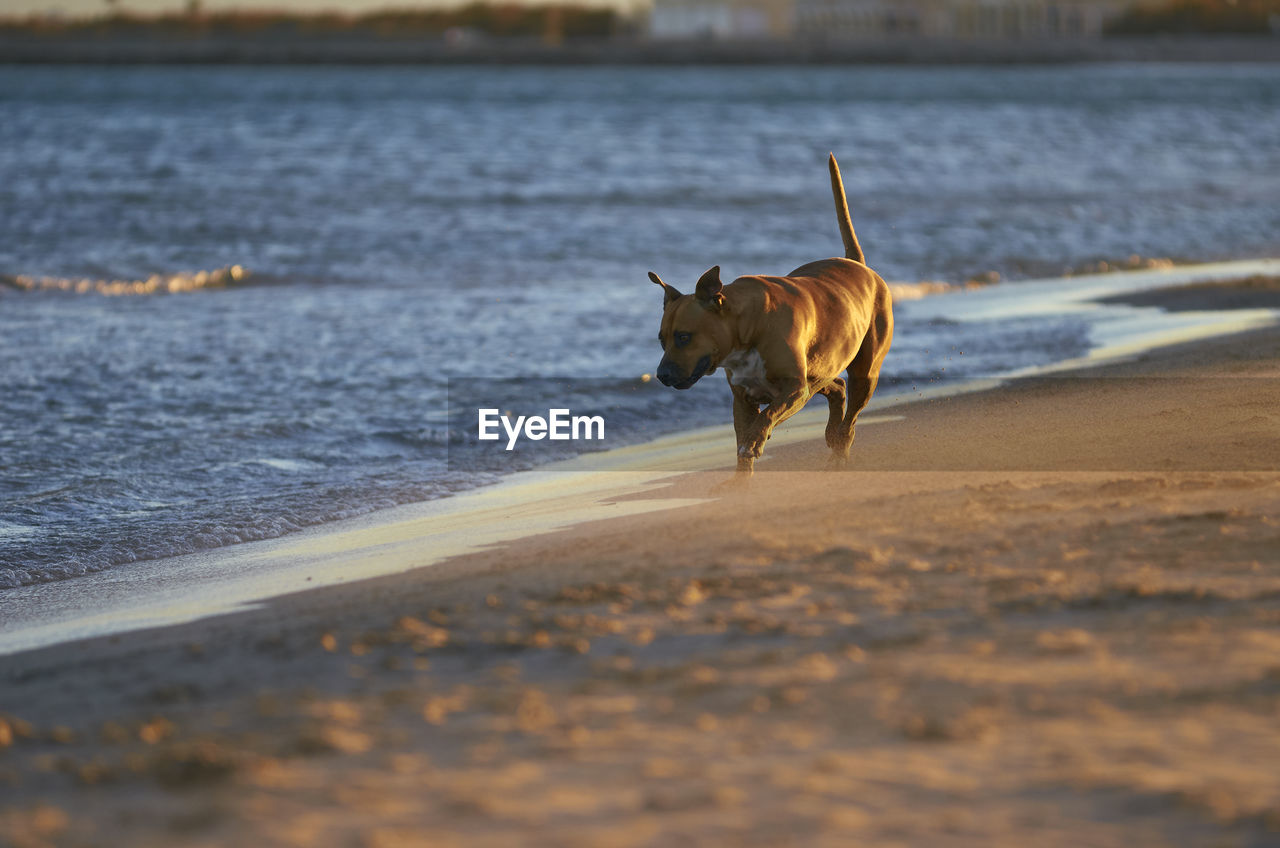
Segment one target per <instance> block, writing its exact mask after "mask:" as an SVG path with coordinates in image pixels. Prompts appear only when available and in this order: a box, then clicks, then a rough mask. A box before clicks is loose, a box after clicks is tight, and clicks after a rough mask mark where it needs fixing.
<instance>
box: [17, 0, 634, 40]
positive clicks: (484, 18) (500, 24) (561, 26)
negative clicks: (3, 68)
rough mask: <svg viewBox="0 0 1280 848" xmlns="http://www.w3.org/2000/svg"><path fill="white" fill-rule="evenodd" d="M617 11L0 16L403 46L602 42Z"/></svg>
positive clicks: (85, 31) (76, 26)
mask: <svg viewBox="0 0 1280 848" xmlns="http://www.w3.org/2000/svg"><path fill="white" fill-rule="evenodd" d="M629 25H630V24H629V20H628V19H626V18H623V17H622V16H621V15H620V14H619V13H618V12H617V10H614V9H610V8H603V7H593V6H580V5H572V4H560V5H537V6H533V5H524V4H519V3H501V4H489V3H471V4H468V5H466V6H459V7H453V8H446V9H422V10H386V11H377V12H369V13H365V14H359V15H343V14H337V13H318V14H303V13H290V12H250V11H226V12H223V11H218V12H207V13H206V12H201V11H200V8H199V5H198V4H195V5H192V6H190V7H189V10H188V11H187V13H185V14H163V15H150V16H144V15H137V14H132V13H124V12H117V13H114V14H107V15H102V16H98V17H86V18H71V17H65V18H64V17H50V16H46V15H32V16H28V17H23V18H15V17H8V18H4V17H0V34H3V35H10V36H12V35H20V34H30V35H37V36H44V37H58V36H66V37H72V38H84V37H91V38H153V37H154V38H174V37H188V38H190V37H249V38H279V39H282V40H305V39H309V38H330V37H335V36H340V37H346V38H350V37H363V38H374V39H386V40H401V39H413V38H424V37H437V38H445V39H456V40H465V39H467V38H470V37H477V36H479V37H493V38H537V39H541V40H543V41H550V42H555V41H558V40H560V39H565V38H608V37H612V36H615V35H620V34H622V33H623V31H624V30H626V29H627V28H628V26H629Z"/></svg>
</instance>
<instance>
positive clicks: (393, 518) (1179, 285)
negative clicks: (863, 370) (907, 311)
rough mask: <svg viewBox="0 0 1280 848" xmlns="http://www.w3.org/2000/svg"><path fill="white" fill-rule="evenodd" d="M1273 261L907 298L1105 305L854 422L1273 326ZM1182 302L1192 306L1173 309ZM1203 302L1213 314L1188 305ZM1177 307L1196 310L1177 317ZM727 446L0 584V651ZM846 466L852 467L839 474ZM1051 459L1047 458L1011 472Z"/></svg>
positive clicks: (514, 533)
mask: <svg viewBox="0 0 1280 848" xmlns="http://www.w3.org/2000/svg"><path fill="white" fill-rule="evenodd" d="M1277 269H1280V260H1243V261H1236V262H1229V263H1215V264H1209V265H1199V266H1183V267H1177V268H1173V269H1160V270H1154V271H1152V270H1145V271H1128V272H1119V273H1109V274H1099V275H1092V276H1080V277H1075V278H1072V280H1071V286H1069V287H1066V286H1064V285H1063V281H1062V280H1056V279H1047V280H1040V281H1035V280H1032V281H1022V282H1017V283H1011V284H1007V285H1000V286H987V287H983V288H978V289H970V290H956V291H954V292H951V293H948V294H944V295H939V296H935V297H933V298H929V299H926V300H925V301H915V302H913V303H912V309H913V310H918V309H923V310H925V315H926V316H927V315H929V314H934V315H936V317H938V318H940V319H945V320H955V319H957V318H959V319H960V320H968V319H972V318H974V317H975V316H976V317H978V318H979V319H986V318H991V317H993V316H994V317H1001V316H1003V317H1017V316H1019V315H1021V314H1024V313H1025V312H1026V310H1028V309H1030V308H1034V309H1048V310H1053V311H1061V312H1063V313H1066V312H1070V311H1079V310H1081V309H1090V308H1100V309H1104V310H1107V311H1106V316H1107V317H1106V318H1105V320H1103V319H1095V320H1096V321H1097V323H1096V324H1095V327H1094V332H1095V334H1096V335H1097V345H1096V347H1095V349H1094V350H1093V351H1092V352H1091V353H1090V354H1089V355H1088V356H1085V357H1082V358H1078V359H1071V360H1066V361H1062V362H1058V363H1054V364H1051V365H1049V366H1044V367H1036V368H1030V369H1024V370H1023V371H1020V372H1013V373H1010V374H1006V375H1000V376H997V377H992V378H974V379H968V380H963V381H961V382H958V383H943V384H940V385H937V386H931V387H930V386H925V387H920V388H918V389H911V390H909V391H908V390H905V389H903V390H900V391H899V392H898V393H896V394H890V393H881V394H878V395H877V397H876V398H874V399H873V401H872V403H871V405H870V406H869V408H868V410H867V411H866V413H864V415H863V417H862V419H861V421H860V425H861V427H860V432H866V430H867V428H878V427H879V426H880V425H881V424H883V423H888V422H894V421H897V420H900V419H901V415H900V414H899V413H900V411H901V409H902V408H910V407H912V406H913V405H918V404H920V403H925V402H936V401H939V400H945V399H947V398H952V397H959V396H963V395H971V394H974V393H981V392H985V391H992V390H994V391H999V390H1000V389H1001V388H1003V387H1005V386H1007V385H1011V384H1012V385H1020V384H1028V383H1027V381H1028V380H1037V379H1038V380H1042V381H1043V380H1054V379H1066V380H1072V379H1076V378H1077V376H1076V375H1080V374H1088V373H1090V369H1093V368H1096V367H1098V366H1099V365H1106V364H1107V363H1112V362H1116V361H1122V360H1124V359H1126V358H1130V359H1131V358H1132V357H1134V356H1136V355H1143V354H1145V353H1149V352H1150V351H1151V350H1158V349H1161V348H1168V347H1169V346H1171V345H1173V346H1176V345H1180V344H1186V343H1194V342H1196V341H1197V340H1203V339H1206V338H1207V339H1210V340H1212V339H1214V338H1229V337H1231V336H1232V335H1233V334H1239V333H1242V332H1248V331H1250V330H1254V329H1257V328H1259V327H1267V326H1274V325H1275V324H1276V323H1277V321H1278V320H1280V294H1278V293H1277V290H1276V288H1275V287H1274V286H1272V285H1270V284H1269V283H1267V282H1266V281H1270V280H1273V279H1274V277H1268V276H1267V275H1268V274H1271V275H1275V274H1277V273H1278V272H1277ZM1188 297H1193V298H1194V302H1191V303H1188V301H1187V298H1188ZM1028 304H1033V305H1034V307H1032V306H1029V305H1028ZM1100 304H1107V306H1098V305H1100ZM1213 305H1216V306H1218V307H1219V308H1220V309H1221V310H1222V311H1217V312H1205V311H1203V310H1205V309H1206V308H1208V307H1210V306H1213ZM1166 306H1167V307H1169V308H1168V309H1166V308H1165V307H1166ZM1268 306H1270V307H1271V308H1270V309H1268V308H1267V307H1268ZM1190 307H1194V308H1195V310H1197V311H1193V312H1191V313H1188V314H1186V315H1183V314H1181V312H1182V310H1184V309H1185V308H1190ZM1112 313H1114V315H1113V314H1112ZM1113 325H1114V326H1113ZM917 408H919V407H917ZM825 422H826V413H825V410H823V409H820V408H819V407H818V405H816V404H815V405H813V406H811V407H810V408H808V409H806V410H804V411H802V412H801V413H799V414H798V415H796V416H795V417H793V418H792V419H791V420H789V421H788V422H786V423H785V424H784V425H783V426H782V427H780V428H779V430H778V431H777V433H775V438H774V439H773V440H772V441H771V445H770V451H768V452H767V453H766V457H765V459H764V460H763V461H762V462H761V463H760V465H759V466H758V467H759V469H760V470H761V472H762V473H769V472H770V470H771V468H773V467H776V465H773V464H771V460H770V456H772V455H773V454H775V453H776V452H777V451H778V449H780V448H783V447H784V446H785V447H790V446H793V445H797V444H803V443H805V442H812V443H814V444H820V443H821V434H822V430H823V427H824V426H825ZM732 440H733V436H732V427H731V425H729V424H728V423H725V424H720V425H714V426H710V427H702V428H696V429H693V430H685V431H678V432H676V433H673V434H670V435H667V436H663V437H659V438H657V439H654V440H650V441H648V442H644V443H640V444H636V445H631V446H629V447H623V448H617V449H613V450H610V451H608V452H605V453H590V454H583V455H580V456H579V457H577V458H575V459H570V460H564V461H560V462H556V463H553V464H551V465H548V466H542V467H541V468H538V469H534V470H531V471H525V472H517V473H514V474H511V475H509V476H507V477H505V478H504V479H503V480H501V481H499V482H498V483H496V484H492V485H488V486H482V487H479V488H477V489H472V490H469V491H465V492H461V493H458V494H455V495H453V496H451V497H448V498H441V499H437V500H432V501H425V502H421V503H411V504H405V505H402V506H399V507H393V508H390V509H385V510H377V511H375V512H372V513H368V514H365V515H362V516H359V517H356V518H351V519H347V520H343V521H337V522H329V523H325V524H320V525H315V526H312V527H308V528H305V529H304V530H302V531H300V532H298V533H292V534H287V535H284V536H280V537H276V538H272V539H266V540H261V541H255V542H247V543H241V544H237V545H230V546H226V547H221V548H214V549H210V550H207V551H200V552H196V553H190V554H184V555H180V556H176V557H169V558H164V559H158V560H145V561H139V562H135V563H130V564H127V565H123V566H117V567H114V568H109V569H105V570H103V571H99V572H94V573H90V574H86V575H82V576H79V577H74V578H69V579H67V580H62V581H54V582H50V583H34V584H29V585H27V586H21V587H16V588H12V589H6V590H4V591H3V593H0V621H3V622H4V625H3V626H0V657H3V656H5V655H8V654H13V653H17V652H20V651H24V650H30V649H38V648H41V647H46V646H50V645H57V644H65V643H68V642H72V641H76V640H78V639H83V638H93V637H101V636H111V635H116V634H120V633H125V632H129V631H135V630H139V629H146V628H150V627H158V626H165V625H179V624H182V623H186V622H191V621H196V620H199V619H203V618H208V617H211V616H218V615H224V614H229V613H234V612H236V611H237V610H241V609H246V608H253V607H255V606H258V605H261V604H263V603H264V602H269V601H270V599H272V598H276V597H280V596H285V595H289V594H292V593H294V592H297V591H304V590H310V591H315V590H317V589H319V588H321V587H326V586H330V585H340V584H349V583H352V582H354V581H359V580H362V579H369V578H377V577H380V576H383V575H385V574H396V573H402V572H407V571H411V570H415V569H423V568H428V567H436V566H437V565H438V564H439V563H441V562H443V561H446V560H449V559H452V558H456V557H459V556H464V555H467V554H469V553H472V552H475V551H477V550H480V549H482V548H483V547H485V546H491V545H497V544H504V543H511V542H513V541H516V540H519V539H522V538H525V537H528V536H536V535H541V534H545V533H550V532H555V531H557V530H560V529H562V528H565V527H571V526H573V525H574V524H577V523H582V522H588V521H592V520H596V519H600V518H606V517H608V516H610V515H611V514H614V515H616V514H618V513H629V512H632V511H635V512H641V511H650V510H653V511H661V510H665V509H676V508H680V507H682V506H685V505H688V503H694V502H697V501H698V500H699V498H705V493H703V494H702V495H700V496H699V497H697V498H693V499H692V500H689V499H682V498H676V499H673V500H671V501H670V502H665V501H662V500H654V499H651V498H649V499H644V500H640V501H637V500H633V499H634V498H636V497H640V498H645V493H646V492H651V491H653V490H655V489H661V488H664V487H665V486H666V485H667V483H668V481H669V479H670V478H672V477H676V476H680V475H682V474H686V473H690V472H709V471H712V470H714V469H720V470H721V471H723V470H724V469H727V468H729V467H730V465H731V463H730V462H729V460H728V459H726V457H727V456H728V454H727V453H726V450H725V448H724V445H731V444H732ZM934 461H937V460H934ZM945 461H946V462H953V461H954V460H953V459H951V458H949V459H947V460H945ZM966 461H967V462H968V466H967V467H978V468H981V467H988V468H990V467H999V466H998V461H997V460H996V459H995V458H994V457H993V456H992V455H991V451H990V449H989V451H988V455H985V456H979V457H978V458H972V457H971V458H970V459H968V460H966ZM993 462H994V463H997V464H996V465H993ZM818 465H819V466H820V465H821V463H819V464H818ZM927 465H928V464H927V463H926V464H925V465H924V466H923V467H927ZM870 467H871V468H875V469H878V470H898V471H902V470H919V469H920V468H921V467H922V466H921V464H920V463H919V462H918V461H915V460H913V459H911V458H903V459H898V460H895V462H894V463H891V464H890V465H885V464H884V463H880V464H874V465H872V466H870ZM940 467H942V466H937V467H935V468H934V470H938V468H940ZM860 468H861V466H859V465H858V464H857V463H855V466H854V470H858V469H860ZM1055 468H1056V466H1053V465H1052V464H1050V465H1049V466H1046V467H1042V468H1031V469H1024V470H1054V469H1055ZM686 501H688V503H686ZM421 539H430V540H431V545H430V549H429V551H422V550H419V546H418V541H419V540H421Z"/></svg>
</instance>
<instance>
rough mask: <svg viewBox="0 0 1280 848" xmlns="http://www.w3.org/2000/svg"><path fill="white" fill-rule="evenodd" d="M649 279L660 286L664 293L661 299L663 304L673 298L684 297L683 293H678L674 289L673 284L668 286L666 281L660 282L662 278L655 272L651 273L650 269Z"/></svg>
mask: <svg viewBox="0 0 1280 848" xmlns="http://www.w3.org/2000/svg"><path fill="white" fill-rule="evenodd" d="M649 279H651V280H653V281H654V283H656V284H657V285H660V286H662V293H663V295H664V298H663V301H662V305H663V306H666V305H667V304H668V303H670V302H671V301H673V300H679V299H680V298H682V297H684V295H682V294H680V292H679V291H677V290H676V287H675V286H669V285H667V284H666V283H664V282H662V278H661V277H659V276H658V275H657V274H655V273H653V272H652V271H650V272H649Z"/></svg>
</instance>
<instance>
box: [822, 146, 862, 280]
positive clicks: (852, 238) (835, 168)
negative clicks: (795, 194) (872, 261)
mask: <svg viewBox="0 0 1280 848" xmlns="http://www.w3.org/2000/svg"><path fill="white" fill-rule="evenodd" d="M827 167H828V168H830V170H831V194H832V195H833V196H834V197H835V199H836V218H837V219H838V220H839V222H840V238H841V239H842V240H843V241H844V255H845V258H846V259H852V260H853V261H854V262H862V263H865V262H866V261H867V260H866V258H865V257H864V256H863V254H862V245H860V244H858V237H857V235H855V234H854V232H853V220H852V219H850V217H849V202H848V201H847V200H845V198H844V182H843V181H842V180H841V179H840V166H839V165H837V164H836V155H835V154H834V153H832V154H831V157H830V158H829V159H828V160H827Z"/></svg>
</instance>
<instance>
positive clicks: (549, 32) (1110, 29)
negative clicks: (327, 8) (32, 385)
mask: <svg viewBox="0 0 1280 848" xmlns="http://www.w3.org/2000/svg"><path fill="white" fill-rule="evenodd" d="M644 17H645V16H644V14H643V13H641V14H639V15H624V14H623V13H622V12H620V11H619V10H617V9H614V8H609V7H602V6H584V5H578V4H574V3H558V4H557V3H553V4H547V5H527V4H524V3H513V2H503V3H485V2H475V3H470V4H467V5H465V6H457V7H452V8H440V9H385V10H381V11H372V12H366V13H362V14H341V13H334V12H323V13H301V12H297V13H295V12H282V11H258V12H255V11H243V10H229V11H214V12H205V11H203V10H202V9H201V5H200V2H199V0H189V2H188V7H187V10H186V12H184V13H165V14H159V15H140V14H136V13H132V12H123V11H115V12H108V13H106V14H103V15H98V16H86V17H71V16H59V15H39V14H33V15H28V16H25V17H17V16H8V17H6V16H0V35H4V36H9V37H13V36H20V35H24V34H25V35H32V36H42V37H46V38H58V37H67V38H103V39H112V38H125V39H138V38H143V39H145V38H175V37H178V38H183V37H185V38H199V37H214V38H236V37H241V38H255V39H263V38H266V39H271V38H278V39H281V40H309V39H326V38H334V37H341V38H361V39H375V40H390V41H395V40H406V39H421V38H441V39H444V40H447V41H467V40H474V39H485V38H495V39H524V40H530V39H536V40H540V41H543V42H544V43H549V44H556V43H559V42H561V41H563V40H566V39H607V38H615V37H619V36H624V37H630V36H636V35H639V34H641V32H642V31H643V29H644ZM1104 34H1105V35H1113V36H1144V35H1197V34H1202V35H1214V34H1232V35H1247V34H1255V35H1262V34H1280V0H1170V1H1169V2H1166V3H1156V4H1140V5H1136V6H1134V7H1133V8H1131V9H1129V10H1128V11H1126V12H1124V13H1122V14H1121V15H1120V16H1119V17H1117V18H1115V19H1114V20H1112V21H1110V22H1109V23H1108V24H1106V25H1105V27H1104Z"/></svg>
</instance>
